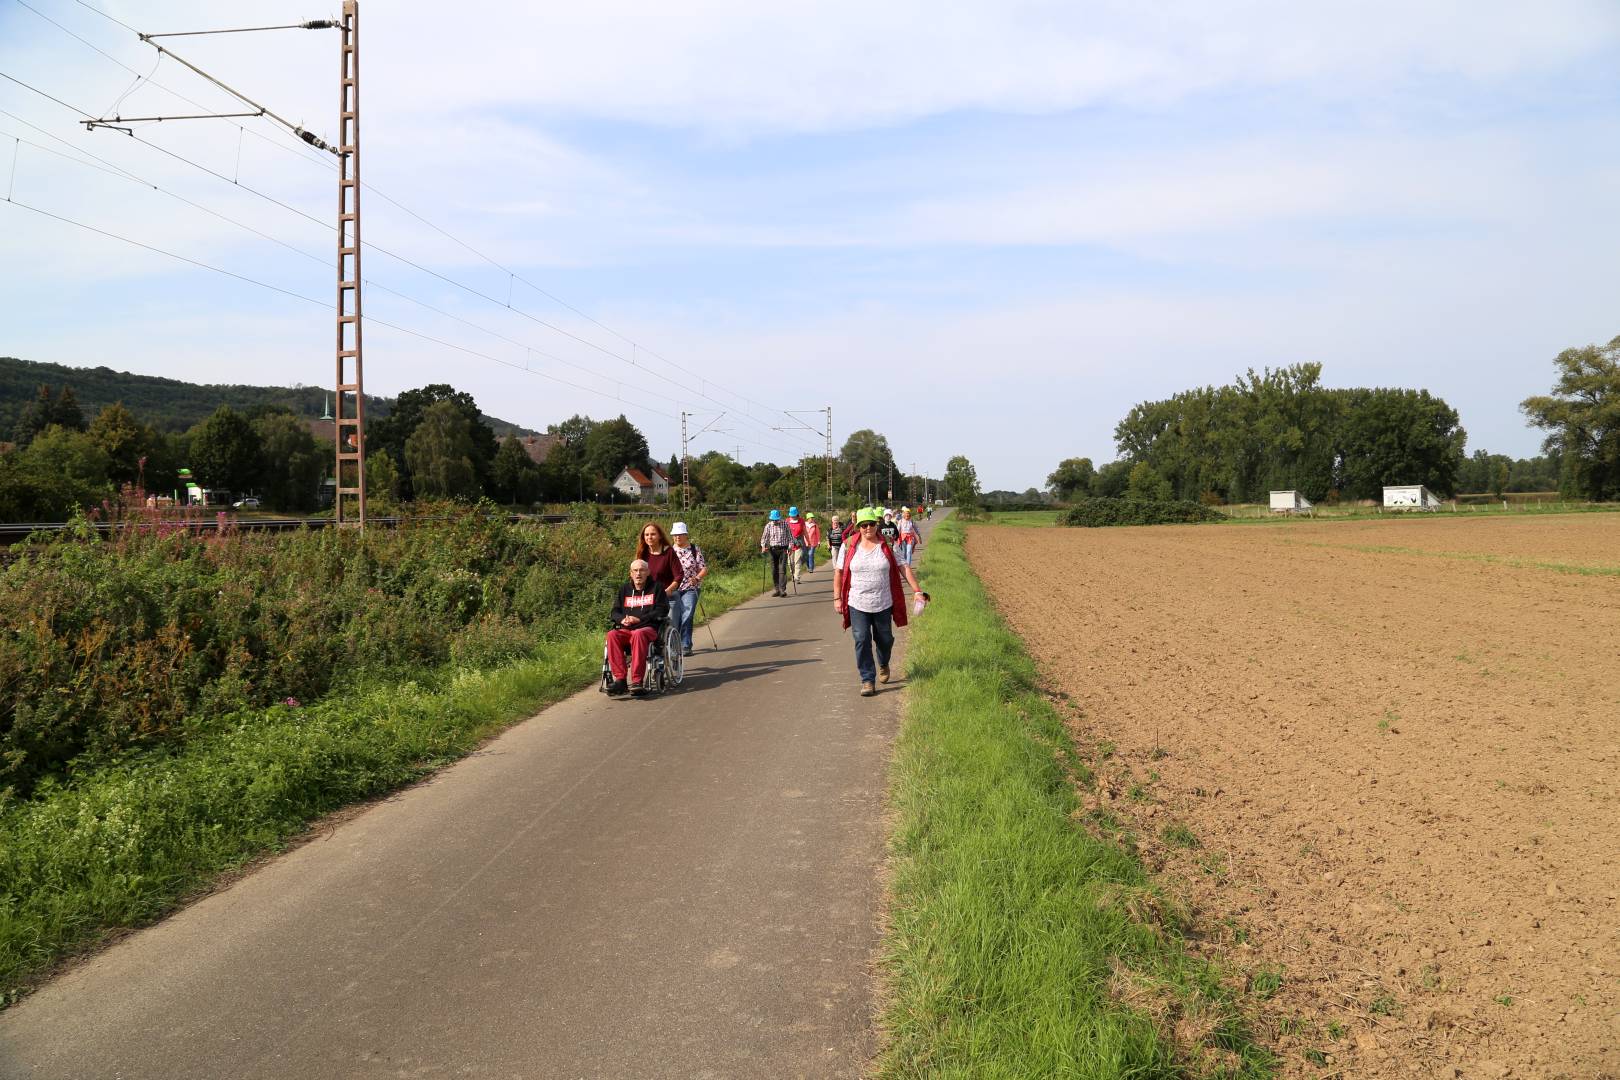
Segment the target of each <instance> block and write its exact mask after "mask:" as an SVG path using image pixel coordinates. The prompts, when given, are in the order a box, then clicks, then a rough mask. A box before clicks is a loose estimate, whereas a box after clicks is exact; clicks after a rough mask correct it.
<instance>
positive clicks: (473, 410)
mask: <svg viewBox="0 0 1620 1080" xmlns="http://www.w3.org/2000/svg"><path fill="white" fill-rule="evenodd" d="M440 402H449V403H451V404H452V405H454V406H455V407H456V410H457V411H458V412H460V413H461V415H462V418H463V419H464V420H466V421H467V437H468V440H469V451H468V454H467V460H468V461H469V462H471V463H472V466H473V472H474V476H475V477H476V479H477V480H478V482H479V483H480V484H482V483H483V481H484V480H485V479H486V478H487V477H488V475H489V466H490V463H491V462H493V461H494V460H495V450H496V443H495V431H494V429H493V428H491V427H490V426H489V425H488V424H486V423H484V420H483V414H482V413H480V412H479V411H478V403H477V402H476V401H474V400H473V396H472V395H471V394H469V393H467V392H466V391H463V390H457V389H456V388H455V387H453V386H450V385H448V384H447V383H433V384H432V385H430V386H424V387H421V388H420V389H416V390H407V391H405V392H404V393H403V394H401V395H399V397H398V399H396V400H395V401H394V403H393V408H392V409H391V410H390V412H389V414H388V415H387V416H385V417H383V418H382V419H381V420H378V421H376V422H375V423H373V424H370V425H368V430H367V432H366V443H367V447H366V452H367V453H368V454H372V453H376V452H377V451H379V450H381V451H383V452H384V453H387V454H388V455H390V456H391V457H393V459H394V461H395V463H397V464H399V465H403V466H405V467H406V471H405V473H404V477H403V479H404V486H405V488H406V490H405V491H404V492H402V494H403V495H404V496H405V497H407V498H409V497H410V495H411V491H410V490H409V489H410V488H411V486H412V485H413V484H414V483H415V470H414V469H411V468H410V467H409V466H410V463H409V462H408V461H407V460H406V457H405V444H406V443H407V442H409V441H410V438H411V436H412V435H413V434H414V433H415V432H416V427H417V425H418V424H420V423H421V422H422V418H423V417H424V416H425V415H426V414H427V411H428V410H429V409H430V408H432V407H433V406H434V405H437V404H439V403H440Z"/></svg>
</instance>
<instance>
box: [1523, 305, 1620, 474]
mask: <svg viewBox="0 0 1620 1080" xmlns="http://www.w3.org/2000/svg"><path fill="white" fill-rule="evenodd" d="M1553 366H1554V367H1555V368H1556V369H1557V371H1558V381H1557V382H1556V383H1554V384H1553V392H1552V393H1551V394H1547V395H1542V396H1539V397H1532V398H1526V399H1525V401H1524V403H1523V404H1522V405H1521V406H1520V408H1521V409H1523V410H1524V413H1525V415H1526V416H1527V417H1529V418H1530V423H1532V424H1534V425H1535V426H1536V427H1539V428H1543V429H1545V430H1546V431H1547V432H1548V433H1549V434H1548V435H1547V439H1546V442H1545V443H1544V444H1543V445H1544V446H1545V448H1546V449H1547V450H1548V451H1549V452H1550V453H1555V454H1559V455H1561V456H1562V458H1563V461H1564V469H1565V476H1566V477H1567V478H1568V485H1567V486H1568V487H1569V488H1570V489H1571V491H1570V493H1571V494H1575V495H1583V496H1585V497H1586V498H1588V499H1592V500H1595V501H1607V500H1610V499H1615V498H1620V337H1617V338H1615V339H1614V340H1613V341H1610V342H1609V343H1608V344H1607V345H1602V346H1599V345H1587V346H1585V347H1584V348H1579V349H1565V350H1564V351H1563V352H1561V353H1559V354H1558V356H1557V357H1556V358H1555V359H1554V360H1553Z"/></svg>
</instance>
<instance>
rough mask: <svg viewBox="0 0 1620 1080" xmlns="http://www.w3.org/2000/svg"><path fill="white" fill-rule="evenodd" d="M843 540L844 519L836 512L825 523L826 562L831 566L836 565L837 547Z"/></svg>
mask: <svg viewBox="0 0 1620 1080" xmlns="http://www.w3.org/2000/svg"><path fill="white" fill-rule="evenodd" d="M843 542H844V519H843V518H841V517H839V516H838V515H837V514H836V513H835V514H833V516H832V521H831V522H830V523H829V524H828V525H827V562H828V563H829V564H830V565H832V566H837V565H838V548H839V545H841V544H842V543H843Z"/></svg>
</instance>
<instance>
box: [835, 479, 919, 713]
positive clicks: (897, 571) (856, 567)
mask: <svg viewBox="0 0 1620 1080" xmlns="http://www.w3.org/2000/svg"><path fill="white" fill-rule="evenodd" d="M855 524H856V528H857V530H858V532H859V534H860V535H859V536H858V537H856V538H854V539H849V540H846V541H845V542H844V544H843V549H842V551H840V552H839V557H838V561H837V562H836V563H835V564H834V565H833V609H834V610H835V611H837V612H838V613H839V614H840V615H842V616H843V617H844V626H845V627H847V628H848V629H849V630H850V632H851V634H852V635H853V637H854V639H855V668H856V670H857V671H858V672H859V673H860V677H861V696H862V697H871V696H872V695H873V694H875V693H877V687H876V686H875V685H874V683H875V682H885V683H886V682H888V681H889V656H890V654H891V652H892V651H893V649H894V627H896V626H904V625H906V603H905V599H904V597H902V596H900V595H899V594H900V578H901V576H902V574H903V575H904V576H905V579H906V581H907V582H908V583H909V584H910V585H911V591H912V593H913V595H915V596H919V597H921V596H923V595H924V594H923V591H922V588H921V586H919V585H918V584H917V576H916V575H915V574H914V573H912V570H911V567H909V566H902V565H901V564H900V563H899V562H898V561H897V560H896V559H895V557H894V553H893V552H892V551H891V550H890V549H889V545H888V544H887V543H885V542H884V541H883V539H882V537H880V536H879V535H878V530H877V526H878V513H877V511H876V510H874V509H872V508H871V507H866V508H865V509H862V510H860V511H859V512H858V513H857V514H856V515H855ZM874 646H876V648H877V663H876V665H874V664H873V662H872V650H873V647H874ZM874 668H875V670H874Z"/></svg>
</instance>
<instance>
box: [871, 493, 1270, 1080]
mask: <svg viewBox="0 0 1620 1080" xmlns="http://www.w3.org/2000/svg"><path fill="white" fill-rule="evenodd" d="M963 536H964V532H963V528H962V526H961V525H960V524H959V523H957V522H955V521H946V522H943V523H942V524H941V525H940V527H939V528H937V529H936V530H935V531H934V535H933V537H932V538H931V540H930V543H929V545H928V547H927V548H925V549H924V550H925V551H926V552H927V556H926V562H925V565H924V570H925V574H926V586H927V588H928V590H929V592H930V593H931V594H932V596H933V598H934V602H933V604H932V606H931V607H930V608H929V610H928V611H927V612H926V614H925V615H924V616H923V617H922V618H920V619H918V620H917V621H916V623H914V624H913V625H914V631H913V634H912V638H911V642H910V646H909V653H908V659H907V679H908V680H909V687H908V690H907V703H906V709H905V718H904V723H903V727H902V729H901V733H900V737H899V740H898V742H897V744H896V748H895V757H894V762H893V765H892V771H891V777H890V797H891V800H892V805H893V808H894V810H895V812H896V815H897V821H896V825H895V828H894V834H893V838H892V842H891V843H892V855H893V863H894V877H893V882H892V894H893V895H892V912H891V919H890V931H889V934H888V936H887V940H886V944H885V955H884V969H885V975H886V980H887V988H886V990H887V1006H886V1009H885V1015H884V1027H885V1030H886V1035H887V1039H886V1044H885V1048H884V1050H883V1052H882V1054H881V1056H880V1059H879V1062H878V1075H879V1076H882V1077H887V1078H897V1077H922V1076H927V1077H975V1078H986V1077H1008V1078H1011V1077H1020V1078H1023V1077H1035V1076H1062V1077H1080V1078H1085V1077H1096V1078H1098V1080H1103V1078H1108V1080H1117V1078H1120V1077H1165V1078H1168V1077H1184V1076H1187V1075H1189V1073H1191V1074H1193V1075H1225V1076H1243V1077H1261V1076H1267V1075H1270V1070H1271V1068H1272V1060H1273V1059H1272V1058H1271V1056H1270V1055H1269V1054H1268V1053H1267V1052H1265V1051H1264V1050H1262V1049H1260V1048H1258V1047H1256V1046H1255V1045H1254V1044H1253V1043H1252V1042H1251V1041H1250V1040H1249V1039H1248V1037H1247V1035H1246V1034H1245V1032H1244V1030H1243V1027H1242V1023H1241V1019H1240V1016H1239V1013H1238V1010H1237V1008H1236V1002H1235V995H1234V994H1233V992H1232V991H1230V990H1228V989H1227V988H1226V987H1224V986H1223V985H1222V984H1221V982H1220V979H1219V977H1218V972H1216V971H1215V970H1214V969H1213V968H1211V967H1210V966H1209V965H1207V964H1204V963H1202V962H1199V961H1197V960H1195V959H1193V958H1191V957H1190V956H1189V955H1188V953H1187V951H1186V949H1185V947H1184V943H1183V940H1182V938H1181V936H1180V935H1181V926H1180V923H1179V920H1178V917H1177V915H1176V913H1175V912H1176V905H1175V904H1174V903H1173V902H1171V901H1169V900H1168V899H1167V898H1166V897H1165V896H1164V895H1163V894H1162V893H1161V892H1160V891H1159V890H1158V889H1157V888H1156V887H1155V886H1154V884H1153V882H1152V880H1151V879H1150V877H1149V875H1148V873H1147V872H1146V871H1145V870H1144V869H1143V867H1142V866H1141V864H1140V863H1139V862H1138V861H1137V860H1136V859H1135V858H1133V857H1132V855H1131V854H1129V853H1128V851H1127V850H1126V849H1125V848H1124V847H1123V846H1122V845H1121V843H1120V842H1119V840H1117V839H1113V838H1109V837H1108V834H1106V833H1104V832H1102V831H1101V830H1099V831H1098V832H1097V833H1096V834H1094V833H1093V832H1092V831H1089V830H1088V829H1087V828H1086V826H1085V815H1084V813H1083V808H1082V806H1081V803H1080V799H1079V795H1078V792H1077V789H1076V780H1077V779H1079V780H1080V781H1081V782H1085V781H1087V780H1089V773H1087V772H1086V771H1085V768H1084V766H1083V765H1082V764H1081V763H1080V761H1079V758H1078V756H1077V754H1076V752H1075V748H1074V745H1073V743H1072V741H1071V739H1070V737H1069V734H1068V731H1067V730H1066V728H1065V726H1064V723H1063V720H1062V717H1061V716H1060V715H1059V714H1058V713H1057V711H1056V710H1055V709H1054V708H1053V707H1052V706H1051V705H1050V704H1049V703H1048V702H1047V700H1046V699H1045V698H1044V697H1043V696H1042V694H1041V693H1040V691H1039V689H1038V686H1037V679H1036V670H1035V665H1034V663H1033V662H1032V661H1031V659H1030V658H1029V656H1028V654H1027V653H1026V652H1025V651H1024V647H1023V644H1022V642H1021V641H1020V640H1019V639H1018V637H1017V636H1016V635H1014V634H1013V633H1012V632H1011V631H1010V630H1008V628H1007V627H1006V625H1005V624H1004V623H1003V622H1002V621H1001V619H1000V618H999V617H998V616H997V614H996V612H995V611H994V609H993V608H992V607H991V605H990V603H989V600H988V598H987V597H986V595H985V591H984V589H983V587H982V585H981V584H980V583H979V580H978V579H977V577H975V576H974V574H973V572H972V570H971V568H970V567H969V565H968V562H967V559H966V557H965V555H964V553H963V550H962V541H963ZM1122 988H1126V989H1130V990H1131V991H1132V992H1131V993H1124V994H1121V993H1120V991H1121V989H1122ZM1122 997H1125V998H1130V999H1131V1001H1132V1002H1133V1004H1126V1003H1125V1001H1123V1000H1121V998H1122ZM1177 1019H1180V1020H1183V1021H1187V1022H1188V1024H1189V1026H1190V1027H1192V1028H1194V1029H1196V1030H1198V1031H1199V1032H1201V1033H1203V1034H1204V1036H1205V1037H1204V1038H1201V1039H1199V1040H1198V1045H1196V1046H1192V1047H1180V1048H1177V1047H1174V1046H1173V1045H1172V1043H1171V1040H1170V1039H1169V1037H1168V1036H1167V1030H1166V1029H1167V1028H1169V1027H1170V1026H1172V1025H1173V1024H1174V1023H1175V1022H1176V1021H1177Z"/></svg>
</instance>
